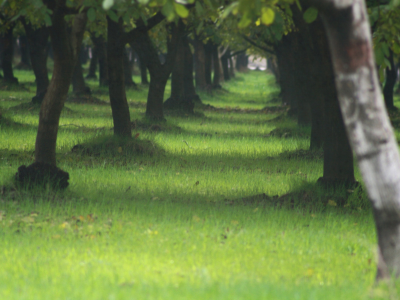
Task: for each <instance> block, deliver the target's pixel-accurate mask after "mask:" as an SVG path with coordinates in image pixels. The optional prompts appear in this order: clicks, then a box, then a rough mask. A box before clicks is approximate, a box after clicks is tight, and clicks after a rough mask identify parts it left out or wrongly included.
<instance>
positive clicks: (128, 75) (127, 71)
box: [123, 47, 137, 87]
mask: <svg viewBox="0 0 400 300" xmlns="http://www.w3.org/2000/svg"><path fill="white" fill-rule="evenodd" d="M123 61H124V75H125V86H128V87H137V85H136V83H135V82H134V81H133V79H132V62H131V60H130V59H129V54H128V50H127V49H126V48H125V47H124V57H123Z"/></svg>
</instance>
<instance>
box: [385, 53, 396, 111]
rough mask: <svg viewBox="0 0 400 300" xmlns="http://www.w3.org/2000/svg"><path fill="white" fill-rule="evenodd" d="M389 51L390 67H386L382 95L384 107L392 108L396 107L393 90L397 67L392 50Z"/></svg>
mask: <svg viewBox="0 0 400 300" xmlns="http://www.w3.org/2000/svg"><path fill="white" fill-rule="evenodd" d="M389 53H390V56H389V61H390V69H389V68H386V82H385V86H384V87H383V96H384V99H385V104H386V108H387V109H389V110H393V109H395V108H396V107H395V106H394V103H393V90H394V86H395V84H396V81H397V68H396V65H395V63H394V60H393V51H392V50H390V49H389Z"/></svg>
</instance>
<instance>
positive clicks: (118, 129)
mask: <svg viewBox="0 0 400 300" xmlns="http://www.w3.org/2000/svg"><path fill="white" fill-rule="evenodd" d="M107 34H108V35H107V40H108V43H107V61H108V78H109V88H108V89H109V94H110V103H111V110H112V116H113V122H114V135H116V136H122V137H131V136H132V129H131V120H130V114H129V106H128V101H127V99H126V94H125V78H124V54H125V53H124V52H125V43H124V41H123V35H124V29H123V22H122V19H121V18H120V19H119V22H114V21H113V20H111V19H110V18H109V17H107Z"/></svg>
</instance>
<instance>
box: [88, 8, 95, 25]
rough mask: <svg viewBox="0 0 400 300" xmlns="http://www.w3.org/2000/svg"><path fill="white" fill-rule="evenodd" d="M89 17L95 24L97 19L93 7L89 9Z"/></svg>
mask: <svg viewBox="0 0 400 300" xmlns="http://www.w3.org/2000/svg"><path fill="white" fill-rule="evenodd" d="M87 17H88V19H89V21H91V22H93V21H94V20H95V19H96V11H95V10H94V8H93V7H91V8H89V10H88V12H87Z"/></svg>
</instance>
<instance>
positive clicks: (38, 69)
mask: <svg viewBox="0 0 400 300" xmlns="http://www.w3.org/2000/svg"><path fill="white" fill-rule="evenodd" d="M22 24H23V25H24V28H25V33H26V36H27V37H28V43H29V54H30V56H31V63H32V69H33V73H34V74H35V79H36V80H35V82H36V96H35V97H33V98H32V101H33V102H34V103H42V101H43V98H44V95H45V94H46V91H47V87H48V86H49V75H48V71H47V57H48V52H49V45H48V40H49V35H50V32H49V29H48V27H45V26H43V27H39V28H37V29H34V28H33V26H32V24H30V23H27V22H26V21H25V20H24V19H23V20H22Z"/></svg>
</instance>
